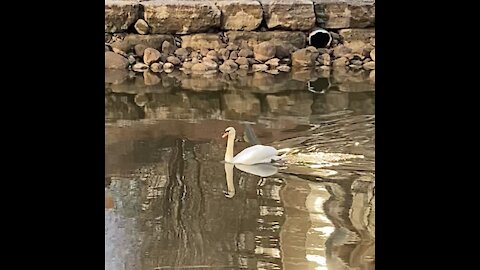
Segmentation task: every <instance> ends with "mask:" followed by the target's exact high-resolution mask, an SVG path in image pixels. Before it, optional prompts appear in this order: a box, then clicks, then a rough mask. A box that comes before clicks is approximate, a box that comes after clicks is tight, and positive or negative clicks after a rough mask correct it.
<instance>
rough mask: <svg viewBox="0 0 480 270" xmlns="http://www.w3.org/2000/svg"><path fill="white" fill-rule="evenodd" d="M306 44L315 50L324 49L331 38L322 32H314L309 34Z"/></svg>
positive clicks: (328, 34)
mask: <svg viewBox="0 0 480 270" xmlns="http://www.w3.org/2000/svg"><path fill="white" fill-rule="evenodd" d="M308 42H309V44H310V46H313V47H315V48H326V47H328V45H330V43H331V42H332V36H331V35H330V33H328V32H326V31H324V30H315V31H313V32H312V33H310V35H309V38H308Z"/></svg>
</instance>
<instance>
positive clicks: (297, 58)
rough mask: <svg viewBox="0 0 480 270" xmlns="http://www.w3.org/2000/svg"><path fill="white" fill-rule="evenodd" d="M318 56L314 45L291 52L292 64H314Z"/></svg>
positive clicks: (304, 65) (305, 65)
mask: <svg viewBox="0 0 480 270" xmlns="http://www.w3.org/2000/svg"><path fill="white" fill-rule="evenodd" d="M317 57H318V51H317V49H316V48H315V47H311V46H310V47H307V48H304V49H300V50H298V51H296V52H294V53H292V65H293V66H303V67H308V66H310V67H311V66H314V65H315V60H316V59H317Z"/></svg>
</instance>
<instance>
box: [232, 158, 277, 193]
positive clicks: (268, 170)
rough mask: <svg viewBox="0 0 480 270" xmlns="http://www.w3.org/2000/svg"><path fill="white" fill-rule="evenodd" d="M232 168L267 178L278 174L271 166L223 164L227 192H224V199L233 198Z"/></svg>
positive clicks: (275, 168)
mask: <svg viewBox="0 0 480 270" xmlns="http://www.w3.org/2000/svg"><path fill="white" fill-rule="evenodd" d="M233 166H235V167H236V168H237V169H239V170H240V171H243V172H246V173H249V174H253V175H257V176H260V177H268V176H271V175H274V174H276V173H277V172H278V168H277V167H275V166H273V165H271V164H255V165H243V164H235V165H234V164H231V163H225V178H226V179H227V191H226V192H225V197H227V198H233V196H235V185H234V183H233Z"/></svg>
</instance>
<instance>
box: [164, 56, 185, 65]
mask: <svg viewBox="0 0 480 270" xmlns="http://www.w3.org/2000/svg"><path fill="white" fill-rule="evenodd" d="M167 62H169V63H172V64H174V65H175V66H178V65H180V64H181V63H182V61H181V60H180V59H178V57H176V56H172V55H171V56H169V57H167Z"/></svg>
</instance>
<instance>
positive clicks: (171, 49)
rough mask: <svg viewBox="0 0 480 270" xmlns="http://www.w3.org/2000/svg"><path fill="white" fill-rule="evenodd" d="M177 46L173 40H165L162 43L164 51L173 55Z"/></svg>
mask: <svg viewBox="0 0 480 270" xmlns="http://www.w3.org/2000/svg"><path fill="white" fill-rule="evenodd" d="M176 49H177V48H176V47H175V45H173V43H172V42H169V41H167V40H165V41H164V42H163V43H162V53H164V54H166V55H171V54H173V53H174V52H175V50H176Z"/></svg>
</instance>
